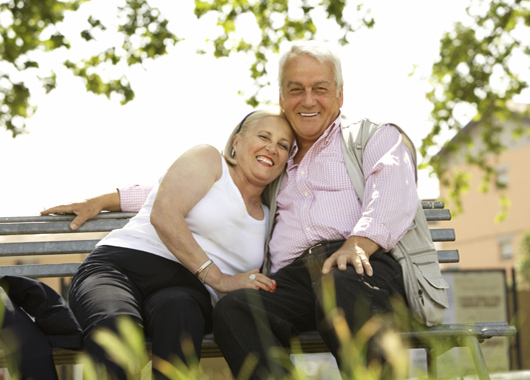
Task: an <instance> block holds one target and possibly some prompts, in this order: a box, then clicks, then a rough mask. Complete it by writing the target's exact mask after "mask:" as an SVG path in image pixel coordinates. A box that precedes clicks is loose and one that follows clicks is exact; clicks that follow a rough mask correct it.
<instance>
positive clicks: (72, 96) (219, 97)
mask: <svg viewBox="0 0 530 380" xmlns="http://www.w3.org/2000/svg"><path fill="white" fill-rule="evenodd" d="M104 2H105V4H106V5H107V6H108V3H110V2H111V1H110V0H108V1H103V0H93V1H91V2H89V3H88V4H86V7H94V8H93V9H94V10H95V11H97V12H100V15H101V16H102V17H105V12H107V13H108V8H105V7H104V6H103V5H102V4H103V3H104ZM112 2H113V3H119V1H118V0H112ZM465 3H466V2H462V1H460V0H442V1H438V0H432V1H424V0H405V1H400V2H396V1H393V0H379V1H369V2H368V1H367V2H366V4H367V5H369V6H370V7H371V8H372V16H373V17H374V19H375V21H376V26H375V27H374V28H373V29H371V30H361V31H358V32H356V33H354V34H353V35H352V37H351V43H350V45H348V46H346V47H340V48H339V47H337V50H338V53H339V55H340V56H341V58H342V65H343V75H344V81H345V85H344V106H343V108H342V112H343V114H344V115H345V116H346V117H347V118H348V119H349V120H350V121H352V122H353V121H357V120H360V119H361V118H364V117H368V118H371V119H372V120H374V121H380V122H384V121H388V122H393V123H396V124H398V125H399V126H401V127H402V128H403V129H405V130H406V131H407V133H408V134H409V135H410V137H411V138H412V140H413V142H414V143H415V144H416V146H419V145H420V143H421V139H422V138H423V137H424V136H425V135H426V134H427V133H428V131H429V130H430V122H429V112H430V109H431V106H430V104H429V103H428V101H427V100H426V99H425V93H426V92H427V90H428V77H429V74H430V69H431V66H432V63H433V62H434V61H435V60H436V59H437V57H438V54H439V40H440V38H441V36H442V34H443V32H444V31H449V30H450V29H451V26H452V24H453V22H455V21H456V20H458V19H461V18H463V17H465V9H464V6H465ZM151 4H152V5H153V6H158V7H159V8H160V10H161V11H162V13H163V14H164V15H165V17H166V18H167V19H168V20H169V21H170V28H171V29H172V31H173V32H174V33H175V34H177V35H178V36H179V37H182V38H184V39H185V40H184V41H183V42H180V43H178V44H177V45H176V46H175V47H174V48H172V49H171V51H170V54H168V55H166V56H163V57H161V58H159V59H156V60H154V61H151V62H148V63H147V64H145V65H144V67H136V68H132V69H130V70H128V72H127V75H128V77H129V79H130V81H131V83H132V86H133V88H134V90H135V92H136V98H135V99H134V100H133V101H132V102H130V103H128V104H127V105H125V106H122V105H120V104H119V101H118V99H112V98H111V99H110V100H109V99H107V98H106V97H104V96H97V95H93V94H88V93H87V92H86V91H85V88H84V83H83V82H82V80H81V79H79V78H75V77H74V76H73V75H71V74H69V72H67V71H66V69H64V68H61V66H60V64H59V62H60V59H61V58H64V57H66V56H67V54H70V55H71V57H74V58H70V59H75V57H77V58H81V57H83V55H86V54H87V52H89V51H90V49H96V47H95V46H91V45H90V46H88V47H86V46H85V47H84V48H83V49H79V50H73V51H71V52H69V53H67V52H59V53H58V54H57V55H56V56H55V57H54V58H53V59H52V58H50V59H49V58H43V59H42V61H41V62H40V64H41V67H42V68H45V67H46V65H48V66H49V68H51V69H54V70H56V71H57V73H58V86H57V88H56V89H55V90H54V91H52V92H51V93H49V94H43V93H42V91H40V93H39V92H38V93H36V95H35V96H34V97H33V100H32V101H33V102H34V103H35V104H37V105H38V110H37V112H36V113H35V115H34V116H33V117H32V118H31V119H30V120H29V121H28V123H27V126H28V132H29V133H27V134H25V135H22V136H18V137H16V138H15V139H13V138H12V137H11V134H10V133H8V132H5V131H4V130H0V162H1V163H2V164H1V165H0V180H1V186H0V216H25V215H37V214H38V213H39V211H41V210H43V209H45V208H48V207H52V206H55V205H58V204H64V203H69V202H75V201H79V200H82V199H85V198H88V197H92V196H95V195H99V194H102V193H106V192H110V191H114V189H115V188H116V187H121V186H126V185H128V184H134V183H142V184H151V183H154V182H156V181H157V180H158V178H159V177H160V176H161V175H163V173H164V172H165V170H166V169H167V168H168V167H169V166H170V165H171V163H172V162H173V161H174V160H175V159H176V158H177V157H178V156H179V155H180V154H182V153H183V152H185V151H186V150H187V149H189V148H191V147H193V146H195V145H197V144H203V143H206V144H210V145H213V146H215V147H217V148H218V149H219V150H221V149H222V148H223V147H224V144H225V142H226V139H227V138H228V136H229V134H230V132H231V131H232V129H233V128H234V126H235V125H236V124H238V123H239V122H240V120H241V119H242V118H243V117H244V116H245V115H246V114H247V113H248V112H249V111H251V107H250V106H248V105H247V104H246V103H245V98H244V97H242V96H241V95H239V94H238V92H239V91H240V90H245V89H248V88H249V87H250V86H251V85H252V81H251V79H250V78H249V71H248V69H249V66H250V63H249V62H250V61H249V59H248V58H247V57H245V56H244V55H239V56H236V57H230V58H223V59H215V58H213V57H212V56H211V55H198V54H196V53H195V52H196V50H197V48H198V47H199V46H204V43H203V42H202V41H203V40H204V38H206V37H207V36H208V35H209V34H208V31H209V28H211V25H215V22H216V20H214V19H212V18H206V19H204V20H202V19H201V20H196V19H195V17H194V16H193V2H192V1H186V2H180V1H179V2H167V1H162V0H160V1H151ZM84 7H85V6H84ZM106 9H107V11H106ZM81 16H82V14H81V13H79V14H72V15H70V16H69V17H67V19H66V21H65V24H64V25H63V26H62V28H64V29H65V30H70V29H71V30H75V29H76V28H79V25H80V24H81V23H82V22H83V19H82V18H81ZM249 28H251V25H249ZM323 30H324V29H323ZM250 32H251V30H250V29H249V33H250ZM326 33H327V34H326ZM331 37H333V30H332V29H330V30H329V31H325V32H323V34H322V37H321V38H323V39H329V38H331ZM75 38H76V37H72V39H75ZM72 42H74V41H72ZM72 44H73V43H72ZM94 51H95V50H94ZM278 58H279V57H274V58H273V59H271V61H270V62H269V66H270V68H269V72H270V75H271V79H272V80H271V83H272V85H271V86H270V88H268V89H266V91H265V92H264V96H265V97H266V98H268V99H270V100H272V101H274V102H276V101H277V98H278V89H277V85H276V83H277V82H276V73H277V68H276V66H277V59H278ZM275 60H276V61H275ZM413 70H414V75H412V76H411V75H410V73H411V72H412V71H413ZM418 189H419V194H420V197H421V198H422V199H433V198H437V197H438V195H439V193H438V187H437V181H436V180H434V179H428V178H427V173H426V172H422V173H420V183H419V187H418Z"/></svg>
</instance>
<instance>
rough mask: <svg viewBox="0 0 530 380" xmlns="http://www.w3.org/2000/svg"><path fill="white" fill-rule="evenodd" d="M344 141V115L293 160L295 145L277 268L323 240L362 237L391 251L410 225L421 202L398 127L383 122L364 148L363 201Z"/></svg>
mask: <svg viewBox="0 0 530 380" xmlns="http://www.w3.org/2000/svg"><path fill="white" fill-rule="evenodd" d="M341 140H342V136H341V130H340V116H339V118H337V120H336V121H335V123H334V124H333V125H332V126H331V127H329V128H328V129H327V130H326V131H325V132H324V134H323V135H322V136H321V137H320V139H319V140H318V141H317V142H315V143H314V144H313V146H312V147H311V148H310V150H309V151H308V152H307V153H306V155H305V156H304V158H303V159H302V161H301V162H300V163H299V164H294V162H293V157H294V155H295V154H296V150H297V146H296V145H295V148H294V149H293V152H292V153H291V156H290V159H289V161H288V163H287V170H286V173H285V175H284V177H283V180H282V183H281V187H280V191H279V194H278V199H277V203H278V209H277V212H276V221H275V226H274V230H273V234H272V238H271V241H270V245H269V248H270V254H271V263H272V267H271V271H272V272H273V273H274V272H276V271H278V269H280V268H282V267H284V266H285V265H288V264H289V263H290V262H291V261H292V260H294V259H295V258H296V257H298V256H299V255H300V254H301V253H302V252H303V251H304V250H306V249H307V248H309V247H312V246H313V245H315V244H317V243H319V242H322V241H333V240H342V239H347V238H348V237H350V236H363V237H367V238H369V239H371V240H373V241H374V242H376V243H377V244H379V245H380V246H381V247H382V248H384V249H385V250H389V249H391V248H392V247H393V246H394V245H395V244H396V243H397V242H398V241H399V239H400V238H401V237H402V236H403V235H404V234H405V232H406V231H407V229H408V227H409V226H410V225H411V223H412V220H413V219H414V215H415V213H416V208H417V206H418V195H417V191H416V185H415V172H414V171H415V168H414V166H413V163H412V160H411V156H410V153H409V151H408V148H407V147H406V146H405V145H404V144H403V143H402V140H401V134H400V133H399V132H398V131H397V129H396V128H394V127H392V126H390V125H385V126H383V127H382V128H381V129H380V130H379V131H378V132H376V133H375V134H374V136H373V137H372V138H371V140H370V141H369V142H368V144H367V146H366V148H365V151H364V155H363V172H364V175H365V179H366V190H365V194H364V200H363V202H361V201H360V200H359V198H358V197H357V194H356V193H355V190H354V188H353V185H352V183H351V180H350V177H349V176H348V173H347V170H346V165H345V163H344V157H343V154H342V145H341Z"/></svg>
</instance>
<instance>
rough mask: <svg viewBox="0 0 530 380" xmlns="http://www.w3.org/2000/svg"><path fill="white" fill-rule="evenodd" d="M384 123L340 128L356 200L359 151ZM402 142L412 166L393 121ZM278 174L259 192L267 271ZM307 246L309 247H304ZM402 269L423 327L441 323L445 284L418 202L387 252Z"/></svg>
mask: <svg viewBox="0 0 530 380" xmlns="http://www.w3.org/2000/svg"><path fill="white" fill-rule="evenodd" d="M382 125H384V124H376V123H373V122H371V121H370V120H368V119H363V120H361V121H360V122H358V123H354V124H350V125H348V126H346V127H342V128H341V130H342V147H343V154H344V161H345V163H346V169H347V171H348V174H349V176H350V179H351V181H352V184H353V187H354V189H355V191H356V193H357V196H358V197H359V199H360V200H361V202H362V200H363V195H364V185H365V179H364V174H363V171H362V167H363V166H362V159H363V152H364V148H365V147H366V144H367V143H368V141H369V140H370V138H371V137H372V136H373V134H374V133H375V132H376V131H377V130H378V129H379V128H380V127H381V126H382ZM390 125H392V126H394V127H395V128H397V129H398V130H399V131H400V133H401V135H402V137H403V142H404V143H405V145H406V146H407V147H408V148H409V150H410V153H411V155H412V159H413V161H414V164H415V166H416V149H415V148H414V144H413V143H412V141H411V140H410V138H409V137H408V136H407V135H406V134H405V132H404V131H403V130H402V129H401V128H399V127H398V126H396V125H394V124H390ZM282 177H283V175H282V176H280V178H278V179H277V180H276V181H274V182H273V183H271V184H270V185H269V186H268V188H267V189H266V190H265V191H264V193H263V201H264V202H265V204H267V205H269V207H270V225H269V234H268V236H267V239H266V243H265V244H266V246H265V261H264V264H263V272H264V273H266V274H267V273H269V272H270V254H269V248H268V247H269V241H270V238H271V234H272V231H273V228H274V219H275V217H274V216H275V214H276V197H277V194H278V190H279V184H280V182H281V180H282ZM416 180H417V170H416ZM308 248H309V247H308ZM390 253H391V254H392V256H393V257H394V258H395V259H396V260H397V261H398V262H399V263H400V265H401V267H402V269H403V278H404V283H405V289H406V292H407V301H408V304H409V307H410V309H411V310H412V312H413V314H414V315H415V317H416V318H417V319H418V320H419V321H420V322H422V323H424V324H425V325H427V326H432V325H436V324H439V323H441V322H443V318H444V315H445V309H446V308H447V307H448V300H447V294H446V289H447V288H448V285H447V283H446V282H445V280H444V279H443V277H442V275H441V272H440V265H439V262H438V254H437V253H436V249H435V248H434V243H433V242H432V239H431V235H430V232H429V228H428V225H427V220H426V219H425V213H424V212H423V208H422V206H421V202H420V203H418V208H417V211H416V217H415V219H414V222H413V223H412V225H411V226H410V228H409V230H408V231H407V233H406V234H405V236H403V238H402V239H401V240H400V241H399V242H398V243H397V244H396V246H395V247H394V248H392V250H391V251H390Z"/></svg>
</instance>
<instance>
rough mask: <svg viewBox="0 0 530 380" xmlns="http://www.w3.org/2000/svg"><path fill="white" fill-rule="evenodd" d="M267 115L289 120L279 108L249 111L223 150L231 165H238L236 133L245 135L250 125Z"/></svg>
mask: <svg viewBox="0 0 530 380" xmlns="http://www.w3.org/2000/svg"><path fill="white" fill-rule="evenodd" d="M265 117H277V118H281V119H283V120H285V121H287V119H286V118H285V116H284V114H283V113H282V112H281V111H280V110H279V109H277V110H274V109H270V110H257V111H252V112H251V113H249V114H248V115H247V116H245V117H244V118H243V120H241V121H240V122H239V124H237V126H236V127H235V128H234V130H233V131H232V133H231V134H230V137H229V138H228V141H227V142H226V145H225V149H224V150H223V151H222V152H221V154H222V155H223V157H224V158H225V160H226V162H228V163H229V164H231V165H237V160H236V159H235V156H234V148H233V144H234V139H235V137H236V135H239V136H240V137H244V136H245V134H246V132H247V131H248V128H249V127H251V126H252V125H254V124H256V123H257V122H258V120H261V119H263V118H265Z"/></svg>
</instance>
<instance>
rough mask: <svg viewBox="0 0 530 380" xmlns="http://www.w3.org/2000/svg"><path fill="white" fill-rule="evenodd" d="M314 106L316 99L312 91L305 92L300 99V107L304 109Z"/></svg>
mask: <svg viewBox="0 0 530 380" xmlns="http://www.w3.org/2000/svg"><path fill="white" fill-rule="evenodd" d="M315 104H316V98H315V95H314V94H313V91H306V92H305V93H304V97H303V99H302V105H303V106H305V107H312V106H314V105H315Z"/></svg>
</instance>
